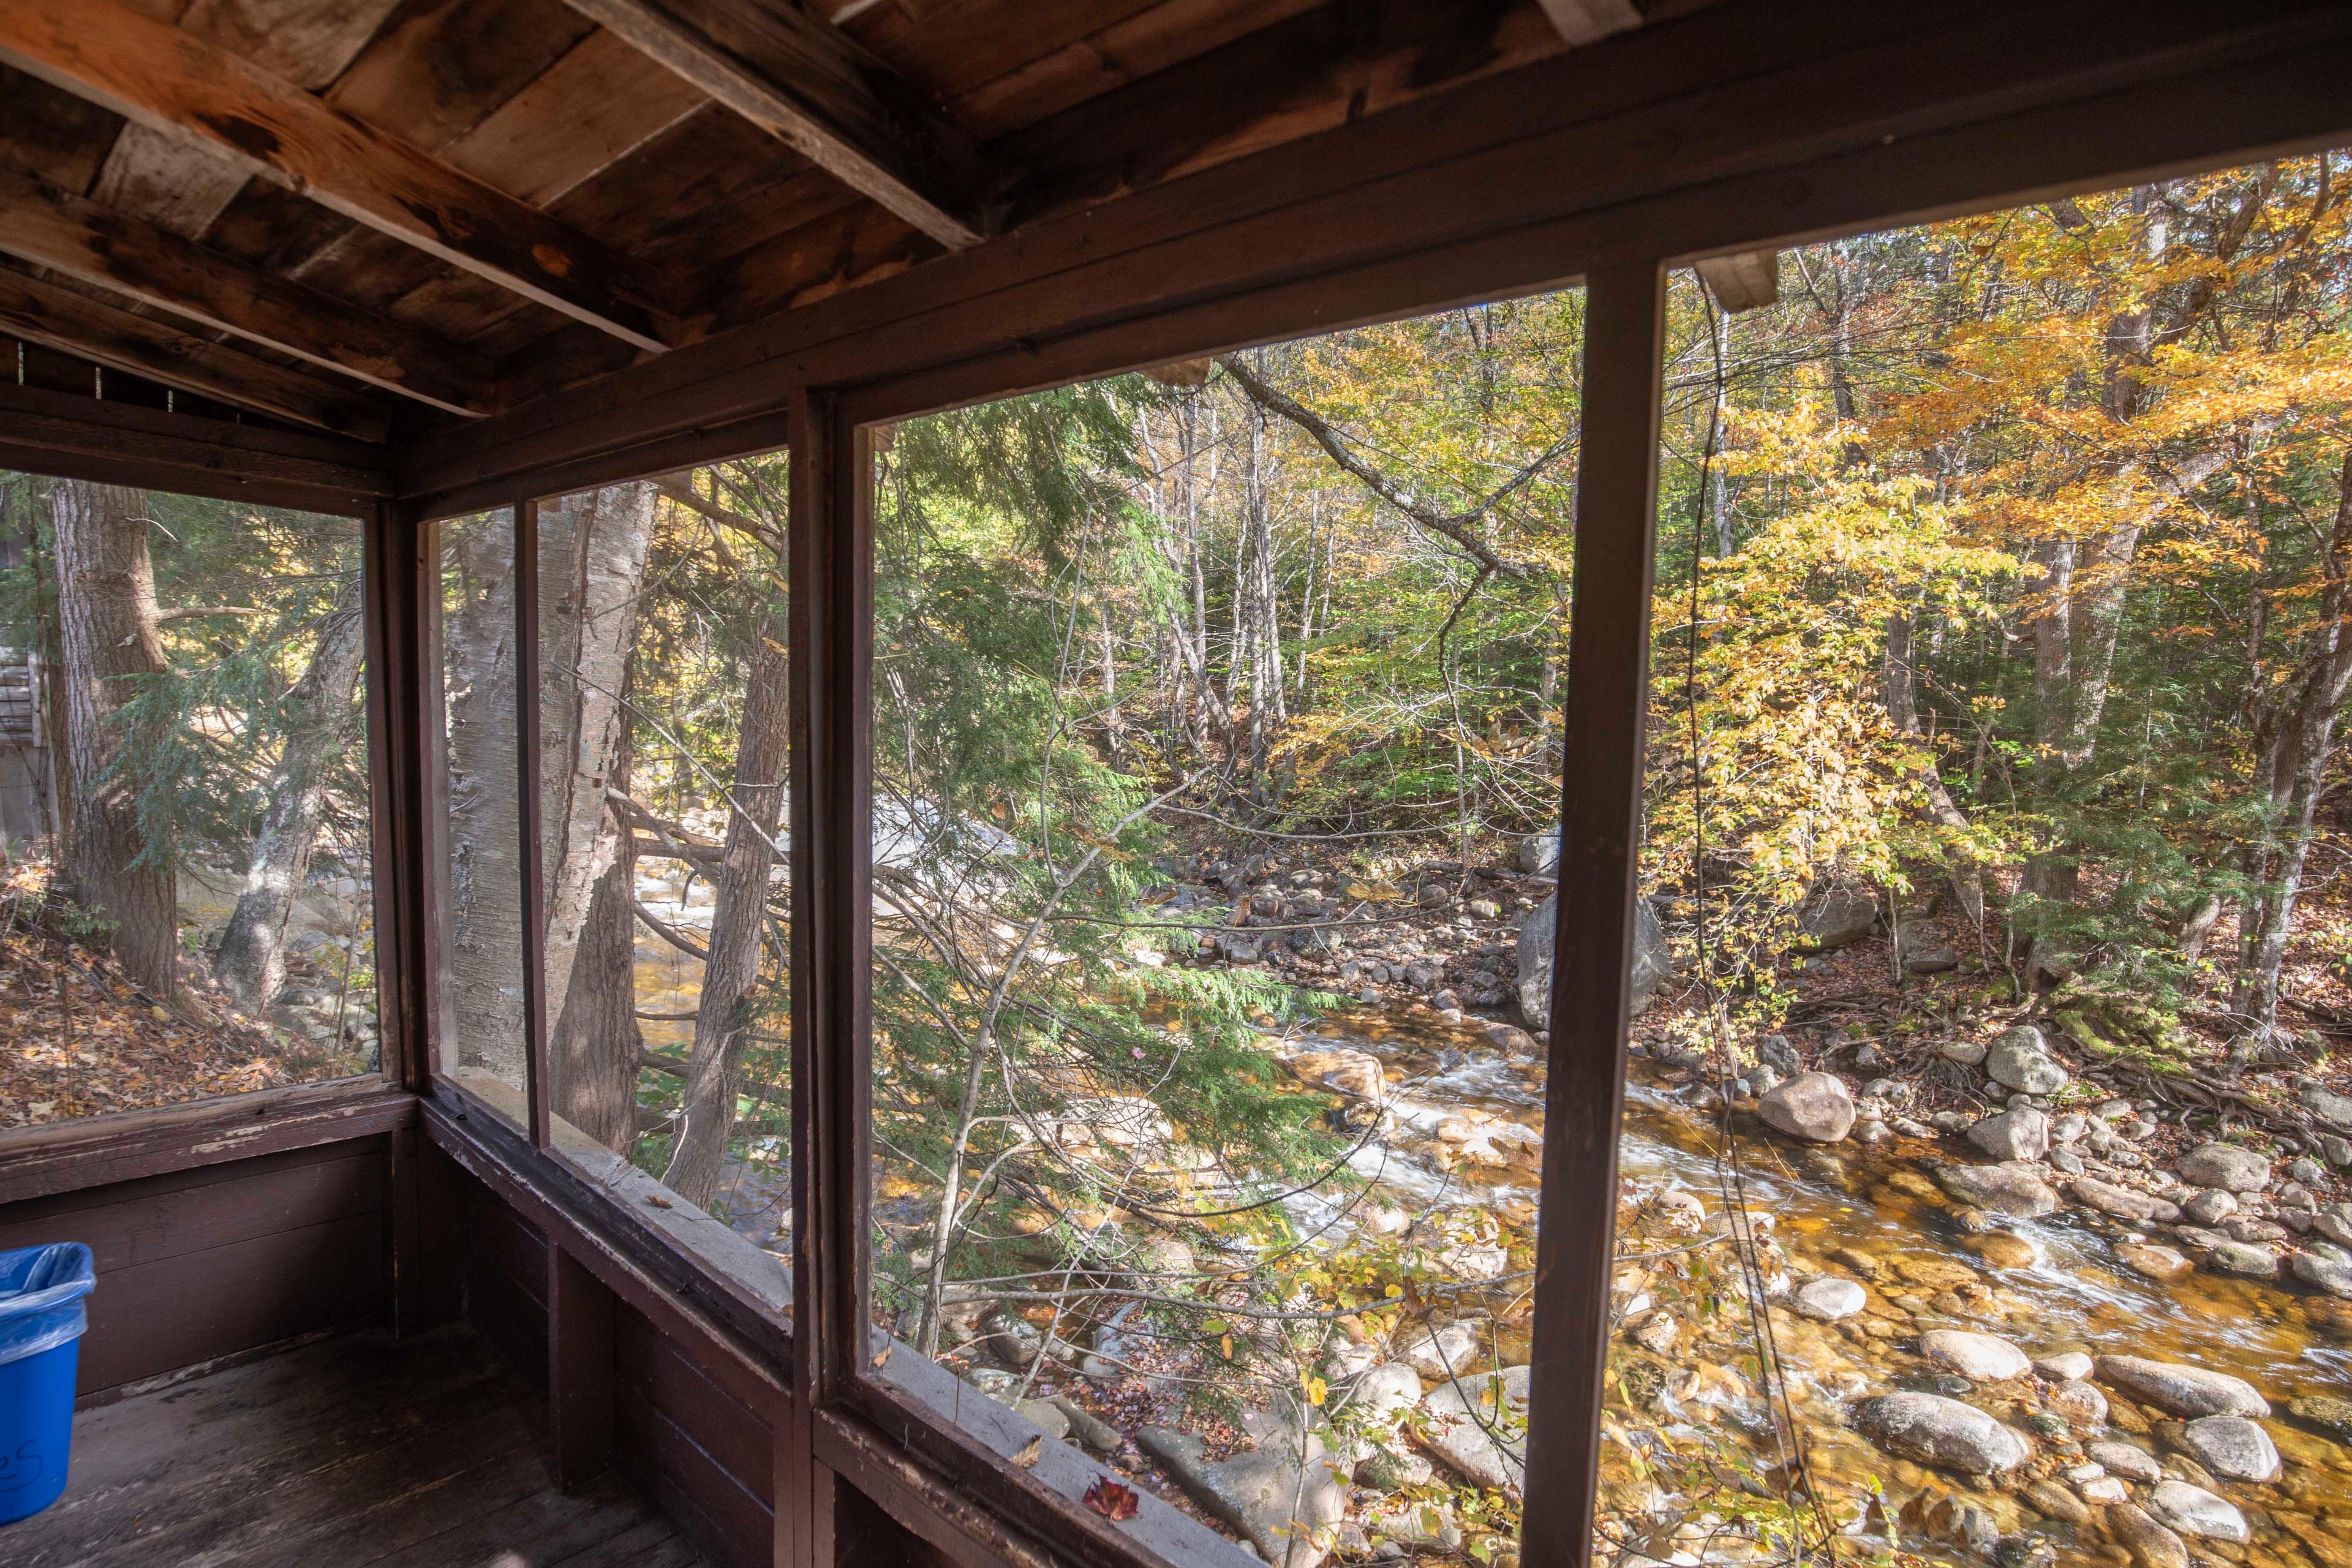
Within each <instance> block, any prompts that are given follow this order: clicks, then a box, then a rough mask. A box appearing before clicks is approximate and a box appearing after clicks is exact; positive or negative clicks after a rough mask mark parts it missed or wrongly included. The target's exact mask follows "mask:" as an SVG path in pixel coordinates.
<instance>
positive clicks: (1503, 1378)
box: [1420, 1366, 1530, 1488]
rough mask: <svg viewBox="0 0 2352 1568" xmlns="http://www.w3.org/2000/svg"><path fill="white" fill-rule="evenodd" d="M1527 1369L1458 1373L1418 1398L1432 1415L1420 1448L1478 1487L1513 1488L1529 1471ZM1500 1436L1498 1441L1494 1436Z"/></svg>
mask: <svg viewBox="0 0 2352 1568" xmlns="http://www.w3.org/2000/svg"><path fill="white" fill-rule="evenodd" d="M1529 1376H1530V1369H1529V1368H1528V1367H1524V1366H1508V1367H1505V1368H1504V1369H1503V1370H1502V1371H1500V1372H1496V1373H1481V1374H1479V1375H1476V1376H1473V1377H1457V1378H1453V1379H1450V1380H1449V1381H1447V1382H1446V1383H1444V1384H1441V1385H1440V1386H1439V1387H1438V1388H1437V1390H1436V1391H1435V1392H1434V1393H1433V1394H1430V1396H1429V1397H1428V1398H1426V1399H1424V1400H1423V1401H1422V1402H1421V1408H1422V1411H1423V1414H1425V1415H1428V1416H1429V1417H1430V1418H1431V1419H1430V1421H1429V1424H1428V1426H1426V1427H1425V1428H1424V1429H1423V1430H1422V1432H1421V1433H1420V1438H1421V1444H1422V1447H1425V1448H1427V1449H1428V1450H1429V1451H1430V1452H1431V1453H1432V1454H1433V1455H1434V1456H1436V1458H1438V1460H1439V1461H1440V1462H1441V1463H1443V1464H1444V1466H1445V1468H1448V1469H1450V1470H1452V1471H1454V1473H1455V1474H1457V1475H1459V1476H1461V1477H1462V1478H1463V1479H1465V1480H1467V1481H1471V1482H1474V1483H1475V1484H1476V1485H1478V1486H1482V1487H1496V1488H1503V1487H1516V1486H1520V1485H1523V1484H1524V1483H1525V1482H1526V1480H1527V1476H1528V1377H1529ZM1498 1439H1499V1440H1498Z"/></svg>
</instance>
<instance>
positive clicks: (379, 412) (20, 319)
mask: <svg viewBox="0 0 2352 1568" xmlns="http://www.w3.org/2000/svg"><path fill="white" fill-rule="evenodd" d="M0 331H6V332H8V333H10V334H12V335H14V336H16V337H20V338H23V339H25V340H26V342H36V343H40V344H42V345H44V346H46V347H48V348H53V349H57V350H58V351H59V352H61V353H70V354H79V355H80V356H81V357H82V358H84V359H89V360H95V361H97V362H98V363H100V364H102V365H108V366H110V367H112V368H113V369H116V370H123V371H130V372H131V373H133V374H138V375H143V376H147V377H150V378H151V379H152V380H155V381H160V382H162V383H163V384H165V385H166V386H175V387H178V388H179V389H180V390H181V391H183V392H194V393H200V394H202V395H205V396H206V397H211V398H216V399H218V400H219V401H221V402H223V403H229V404H235V405H237V406H239V407H243V408H250V409H253V410H255V411H257V412H258V413H262V414H274V415H276V416H278V417H279V418H282V419H291V420H295V421H297V422H298V423H299V424H303V425H311V426H317V427H318V428H320V429H321V430H331V431H333V432H335V433H336V434H338V435H342V436H349V437H353V438H355V439H357V440H362V441H381V440H383V438H384V437H385V435H386V433H387V432H389V431H390V429H391V427H392V421H391V419H390V418H389V417H388V416H387V415H386V413H385V410H384V408H383V405H382V404H380V403H378V402H376V401H375V400H374V399H373V398H370V397H367V396H365V395H359V394H357V393H356V392H355V391H354V389H352V388H350V387H348V386H345V385H341V384H331V383H327V382H323V381H319V380H316V379H314V378H312V377H310V376H307V375H304V374H301V373H300V372H299V371H293V370H289V369H288V368H286V367H285V366H284V365H281V364H276V363H271V362H270V361H268V360H265V359H259V358H257V357H256V356H254V355H252V354H249V353H245V352H244V351H242V350H240V349H235V348H231V347H229V346H228V345H226V344H225V343H216V342H213V341H212V340H211V339H210V338H207V337H204V336H202V335H200V334H198V333H195V332H192V331H187V330H186V329H184V328H182V327H176V326H173V324H172V323H170V322H168V321H158V320H156V319H155V318H154V317H152V316H142V315H138V314H135V313H133V312H132V311H130V310H118V309H116V308H115V307H114V306H112V305H108V304H103V303H101V302H100V301H99V300H92V299H90V298H89V296H87V295H85V294H79V293H77V292H75V291H74V290H73V289H68V288H64V287H62V286H60V285H58V284H56V283H50V282H47V281H45V280H43V279H38V278H29V277H26V275H25V274H24V273H21V272H17V271H15V270H13V269H9V268H0Z"/></svg>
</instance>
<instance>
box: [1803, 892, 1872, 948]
mask: <svg viewBox="0 0 2352 1568" xmlns="http://www.w3.org/2000/svg"><path fill="white" fill-rule="evenodd" d="M1797 929H1798V931H1801V932H1802V933H1803V934H1804V935H1805V936H1806V937H1808V938H1810V939H1811V942H1812V944H1813V946H1814V947H1816V948H1818V949H1822V950H1824V951H1826V950H1828V949H1831V948H1838V947H1852V946H1853V944H1854V943H1855V942H1860V941H1861V940H1862V939H1863V938H1864V937H1866V936H1868V935H1869V934H1870V933H1871V932H1872V931H1876V930H1877V929H1878V895H1876V894H1875V893H1874V892H1872V891H1870V890H1869V889H1866V888H1851V887H1840V886H1838V885H1836V884H1834V883H1832V884H1831V885H1829V886H1826V887H1817V888H1816V889H1814V890H1813V892H1812V894H1811V896H1810V897H1808V898H1807V899H1806V900H1805V904H1804V908H1803V909H1802V910H1800V911H1799V912H1798V915H1797Z"/></svg>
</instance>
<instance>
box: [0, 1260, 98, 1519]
mask: <svg viewBox="0 0 2352 1568" xmlns="http://www.w3.org/2000/svg"><path fill="white" fill-rule="evenodd" d="M97 1282H98V1279H97V1274H96V1271H95V1270H94V1269H93V1268H92V1266H91V1264H90V1258H89V1247H84V1246H83V1245H82V1244H81V1243H80V1242H79V1241H60V1242H55V1243H52V1244H51V1245H49V1246H47V1247H20V1248H18V1249H17V1250H16V1251H14V1252H0V1524H14V1523H15V1522H16V1521H18V1520H20V1519H26V1518H29V1517H30V1516H31V1515H33V1514H37V1513H38V1512H40V1511H41V1510H43V1509H45V1508H47V1507H48V1506H49V1505H50V1504H51V1503H53V1502H55V1501H57V1500H58V1496H59V1494H61V1493H62V1492H64V1490H65V1489H66V1461H67V1459H68V1456H69V1454H70V1451H71V1446H72V1442H73V1405H74V1368H75V1363H77V1362H78V1361H79V1360H80V1352H81V1336H82V1331H83V1330H84V1329H86V1328H88V1327H89V1318H88V1317H87V1316H86V1315H85V1314H84V1311H83V1308H82V1298H83V1297H85V1296H87V1295H89V1290H90V1287H91V1286H92V1285H94V1284H96V1283H97Z"/></svg>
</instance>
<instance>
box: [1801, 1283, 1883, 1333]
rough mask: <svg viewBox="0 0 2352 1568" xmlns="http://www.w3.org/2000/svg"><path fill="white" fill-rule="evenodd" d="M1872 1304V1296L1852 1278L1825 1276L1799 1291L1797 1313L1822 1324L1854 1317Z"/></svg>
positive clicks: (1807, 1284)
mask: <svg viewBox="0 0 2352 1568" xmlns="http://www.w3.org/2000/svg"><path fill="white" fill-rule="evenodd" d="M1869 1304H1870V1293H1869V1292H1868V1291H1866V1290H1864V1289H1863V1288H1862V1287H1861V1286H1859V1285H1857V1284H1855V1283H1854V1282H1853V1280H1851V1279H1832V1278H1826V1277H1825V1278H1823V1279H1814V1280H1811V1281H1808V1282H1807V1283H1806V1284H1805V1285H1804V1286H1802V1287H1801V1289H1799V1290H1798V1291H1797V1310H1798V1311H1799V1312H1801V1313H1802V1314H1803V1315H1804V1316H1806V1317H1808V1318H1811V1319H1812V1320H1813V1321H1815V1322H1820V1323H1833V1322H1836V1321H1838V1320H1839V1319H1840V1318H1851V1317H1853V1315H1854V1314H1855V1313H1856V1312H1859V1311H1861V1310H1863V1308H1864V1307H1865V1306H1868V1305H1869Z"/></svg>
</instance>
